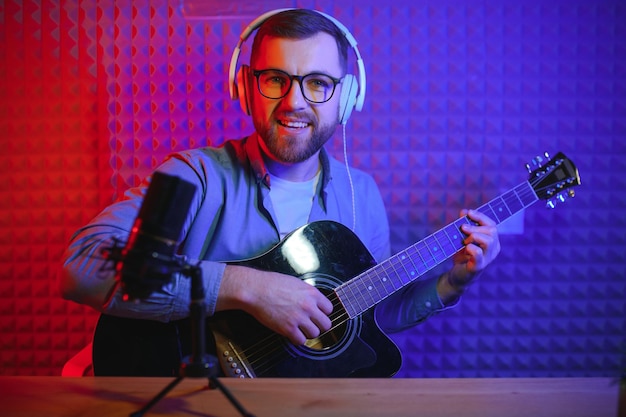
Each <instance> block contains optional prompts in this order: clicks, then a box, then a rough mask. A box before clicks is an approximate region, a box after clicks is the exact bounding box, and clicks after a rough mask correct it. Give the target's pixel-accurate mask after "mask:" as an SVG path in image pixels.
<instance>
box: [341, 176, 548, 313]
mask: <svg viewBox="0 0 626 417" xmlns="http://www.w3.org/2000/svg"><path fill="white" fill-rule="evenodd" d="M537 200H538V197H537V194H536V193H535V191H534V189H533V187H532V186H531V185H530V183H529V182H528V181H525V182H523V183H521V184H519V185H518V186H516V187H514V188H512V189H511V190H509V191H507V192H506V193H504V194H502V195H501V196H499V197H496V198H494V199H493V200H491V201H490V202H488V203H486V204H483V205H482V206H480V207H479V208H478V209H477V210H478V211H480V212H481V213H484V214H486V215H487V216H489V217H490V218H491V219H493V220H494V221H495V222H496V224H500V223H502V222H503V221H505V220H507V219H508V218H510V217H511V216H513V215H514V214H516V213H518V212H519V211H521V210H523V209H525V208H526V207H528V206H530V205H532V204H533V203H535V202H536V201H537ZM471 223H473V222H472V221H471V220H470V219H469V218H468V217H462V218H459V219H457V220H456V221H454V222H452V223H450V224H449V225H447V226H446V227H444V228H442V229H440V230H439V231H437V232H435V233H433V234H432V235H430V236H428V237H426V238H425V239H423V240H421V241H419V242H417V243H415V244H414V245H412V246H410V247H408V248H407V249H405V250H403V251H401V252H399V253H397V254H396V255H394V256H392V257H391V258H389V259H387V260H385V261H383V262H381V263H380V264H378V265H376V266H374V267H372V268H370V269H368V270H366V271H364V272H363V273H361V274H360V275H358V276H356V277H354V278H353V279H351V280H349V281H347V282H345V283H343V284H342V285H340V286H338V287H337V288H335V290H334V291H335V294H336V295H337V298H338V299H339V301H340V302H341V303H342V305H343V306H344V308H345V310H346V312H347V313H348V315H349V316H350V318H354V317H357V316H359V315H360V314H362V313H363V312H365V311H367V310H368V309H369V308H371V307H373V306H375V305H376V304H378V303H379V302H381V301H382V300H384V299H385V298H387V297H389V296H390V295H391V294H393V293H395V292H396V291H398V290H400V289H401V288H403V287H405V286H406V285H408V284H410V283H411V282H414V281H416V280H417V279H419V278H420V277H423V276H424V275H425V274H426V273H427V272H429V271H430V270H432V269H433V268H434V267H436V266H437V265H439V264H441V263H442V262H443V261H445V260H446V259H448V258H450V257H451V256H452V255H454V254H455V253H456V252H458V251H459V250H461V249H462V248H463V246H464V245H463V238H464V234H463V232H462V231H461V226H462V225H463V224H471Z"/></svg>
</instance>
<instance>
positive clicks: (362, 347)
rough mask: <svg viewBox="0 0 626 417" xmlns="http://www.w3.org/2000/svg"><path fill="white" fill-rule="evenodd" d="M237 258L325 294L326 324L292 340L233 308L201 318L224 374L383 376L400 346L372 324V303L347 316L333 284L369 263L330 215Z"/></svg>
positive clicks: (394, 367)
mask: <svg viewBox="0 0 626 417" xmlns="http://www.w3.org/2000/svg"><path fill="white" fill-rule="evenodd" d="M236 264H237V265H243V266H248V267H252V268H255V269H261V270H268V271H275V272H281V273H284V274H289V275H293V276H295V277H298V278H300V279H302V280H304V281H306V282H307V283H309V284H311V285H314V286H315V287H317V288H318V289H320V290H321V291H322V292H323V293H325V294H327V296H329V299H330V300H331V302H333V305H334V310H333V314H332V315H331V320H332V321H333V326H332V327H333V328H332V330H330V331H329V332H327V333H326V334H324V335H321V336H320V337H319V338H317V339H314V340H309V341H308V342H307V343H306V344H305V345H304V346H295V345H293V344H291V343H290V342H289V341H288V340H287V339H286V338H284V337H281V336H279V335H277V334H275V333H273V332H271V331H270V330H269V329H267V328H265V327H264V326H262V325H261V324H260V323H258V322H257V321H256V320H255V319H254V318H253V317H252V316H250V315H248V314H246V313H244V312H241V311H226V312H219V313H217V314H215V315H214V316H213V317H211V318H209V319H208V324H209V328H210V330H211V331H212V333H213V337H214V338H215V342H216V352H217V357H218V359H219V360H220V365H221V367H222V370H223V371H224V373H225V374H226V375H228V376H234V377H240V378H251V377H372V378H374V377H389V376H391V375H393V374H395V373H396V372H397V371H398V369H399V368H400V365H401V363H402V357H401V354H400V351H399V350H398V348H397V347H396V345H395V344H394V343H393V341H391V340H390V339H389V338H388V337H387V336H386V335H385V334H384V333H383V332H382V331H381V330H380V328H379V327H378V325H377V324H376V321H375V319H374V309H373V308H370V309H368V310H366V311H365V312H364V313H363V314H361V315H359V316H358V317H355V318H352V319H350V318H347V317H346V314H345V310H344V309H343V306H342V305H341V303H340V302H339V301H338V300H337V297H336V296H335V294H334V293H333V289H334V288H336V287H337V286H339V285H341V284H342V283H343V282H346V281H347V280H349V279H350V278H352V277H354V276H355V275H358V274H359V273H361V272H363V271H365V270H366V269H368V268H371V267H372V266H374V265H375V264H376V262H375V261H374V259H373V258H372V256H371V254H370V253H369V251H368V250H367V249H366V248H365V246H364V245H363V244H362V243H361V241H360V240H359V239H358V238H357V237H356V235H354V234H353V233H352V231H351V230H349V229H348V228H346V227H345V226H343V225H341V224H339V223H336V222H331V221H320V222H314V223H310V224H308V225H306V226H303V227H301V228H300V229H298V230H296V231H294V232H293V233H291V234H290V235H289V236H287V237H286V238H285V239H284V240H283V241H282V242H280V243H279V244H278V245H277V246H275V247H274V248H272V249H271V250H270V251H269V252H266V253H265V254H263V255H261V256H259V257H256V258H253V259H249V260H245V261H240V262H236Z"/></svg>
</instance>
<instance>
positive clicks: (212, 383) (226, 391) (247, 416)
mask: <svg viewBox="0 0 626 417" xmlns="http://www.w3.org/2000/svg"><path fill="white" fill-rule="evenodd" d="M209 385H210V386H213V387H217V388H219V390H220V391H222V393H223V394H224V396H225V397H226V398H227V399H228V401H230V403H231V404H232V405H233V407H235V408H236V409H237V411H239V413H240V414H241V415H242V416H243V417H254V414H251V413H249V412H248V411H247V410H246V409H245V408H243V406H242V405H241V404H240V403H239V401H237V399H236V398H235V397H234V396H233V394H232V393H231V392H230V390H229V389H228V388H226V387H225V386H224V384H222V383H221V382H220V381H219V379H217V378H216V377H214V376H211V377H209Z"/></svg>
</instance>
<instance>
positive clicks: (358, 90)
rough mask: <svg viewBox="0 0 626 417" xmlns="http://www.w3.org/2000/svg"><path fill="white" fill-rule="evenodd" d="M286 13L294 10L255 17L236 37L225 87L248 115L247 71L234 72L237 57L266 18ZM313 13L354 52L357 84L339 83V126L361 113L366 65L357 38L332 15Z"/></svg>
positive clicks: (345, 80) (349, 78)
mask: <svg viewBox="0 0 626 417" xmlns="http://www.w3.org/2000/svg"><path fill="white" fill-rule="evenodd" d="M285 10H294V9H290V8H288V9H277V10H272V11H269V12H267V13H264V14H262V15H261V16H259V17H257V18H256V19H255V20H254V21H252V23H250V24H249V25H248V27H246V29H245V30H244V31H243V32H241V35H239V42H238V43H237V46H236V47H235V50H234V51H233V55H232V57H231V59H230V69H229V71H228V86H229V90H230V97H231V98H232V99H233V100H239V103H240V105H241V108H242V109H243V110H244V111H245V112H246V113H247V114H250V106H249V103H250V102H249V97H248V94H247V92H246V90H247V80H249V76H248V72H249V71H250V68H249V67H248V66H247V65H242V66H241V68H240V69H239V71H237V61H238V60H239V55H240V53H241V46H242V45H243V43H244V42H245V41H246V39H248V37H249V36H250V34H251V33H252V32H254V31H255V30H256V29H258V28H259V26H261V25H262V24H263V22H265V21H266V20H267V19H269V18H270V17H271V16H274V15H275V14H277V13H280V12H283V11H285ZM315 12H317V13H319V14H321V15H322V16H324V17H325V18H327V19H328V20H330V21H331V22H333V23H334V24H335V26H337V28H338V29H339V30H340V31H341V32H342V33H343V34H344V36H345V37H346V39H347V40H348V43H349V44H350V46H351V47H352V49H353V50H354V53H355V54H356V64H357V67H358V70H359V80H358V82H357V80H356V78H355V77H354V75H352V74H346V75H345V76H344V78H343V81H342V82H341V97H340V101H339V123H341V124H346V122H347V121H348V118H350V114H352V110H353V109H354V110H356V111H361V109H362V108H363V102H364V101H365V86H366V79H365V66H364V65H363V60H362V59H361V53H360V52H359V48H357V42H356V39H354V36H352V34H351V33H350V32H349V31H348V29H347V28H346V27H345V26H344V25H343V24H341V23H340V22H339V21H338V20H337V19H335V18H334V17H332V16H329V15H327V14H325V13H322V12H320V11H317V10H315Z"/></svg>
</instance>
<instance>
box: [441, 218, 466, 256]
mask: <svg viewBox="0 0 626 417" xmlns="http://www.w3.org/2000/svg"><path fill="white" fill-rule="evenodd" d="M461 222H462V219H459V220H457V221H455V222H454V223H452V224H449V225H448V226H446V227H445V228H444V229H443V231H444V232H445V233H446V236H448V239H450V243H451V245H452V248H453V250H454V253H456V252H458V251H459V249H461V248H462V247H463V246H464V245H463V236H464V235H463V232H461V226H460V225H457V223H461Z"/></svg>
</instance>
